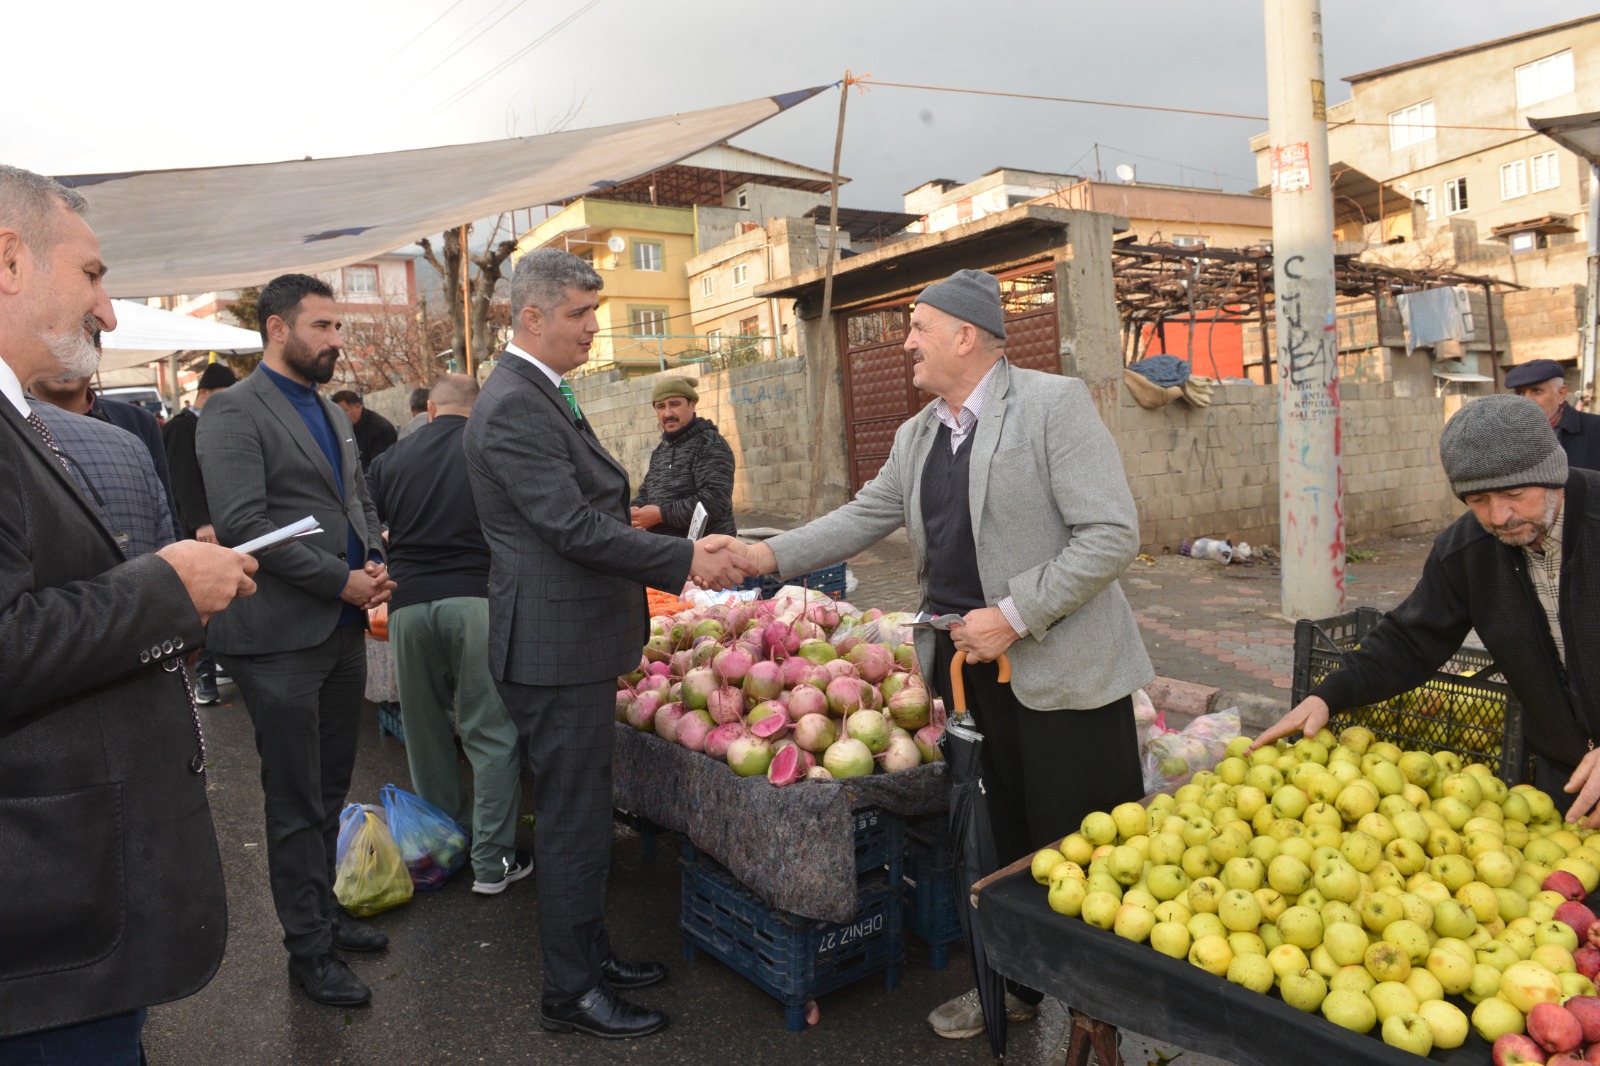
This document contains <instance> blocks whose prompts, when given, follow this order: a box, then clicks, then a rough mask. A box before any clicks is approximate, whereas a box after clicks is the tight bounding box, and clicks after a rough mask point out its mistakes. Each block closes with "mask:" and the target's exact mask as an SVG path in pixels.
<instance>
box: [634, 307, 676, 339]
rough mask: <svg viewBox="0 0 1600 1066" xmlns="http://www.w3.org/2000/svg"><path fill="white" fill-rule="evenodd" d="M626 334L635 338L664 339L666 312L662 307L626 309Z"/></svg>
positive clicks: (665, 333)
mask: <svg viewBox="0 0 1600 1066" xmlns="http://www.w3.org/2000/svg"><path fill="white" fill-rule="evenodd" d="M628 332H629V333H632V334H633V335H634V336H635V337H665V336H666V335H667V312H666V309H665V308H662V307H630V308H628Z"/></svg>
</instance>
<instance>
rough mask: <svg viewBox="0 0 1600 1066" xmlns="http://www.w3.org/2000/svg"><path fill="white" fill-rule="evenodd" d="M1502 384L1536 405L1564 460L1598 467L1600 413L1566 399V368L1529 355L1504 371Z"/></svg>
mask: <svg viewBox="0 0 1600 1066" xmlns="http://www.w3.org/2000/svg"><path fill="white" fill-rule="evenodd" d="M1506 388H1508V389H1510V390H1511V391H1512V392H1514V393H1516V394H1517V395H1518V396H1525V397H1527V398H1528V399H1530V400H1532V401H1533V402H1534V403H1536V404H1538V405H1539V410H1541V411H1543V412H1544V416H1545V417H1546V418H1548V419H1549V420H1550V428H1551V429H1553V430H1555V431H1556V440H1557V441H1559V442H1560V443H1561V450H1562V451H1564V452H1566V453H1567V462H1568V463H1569V464H1570V465H1572V466H1575V467H1578V468H1579V469H1581V470H1600V415H1592V414H1588V413H1586V412H1584V411H1579V410H1578V409H1577V408H1575V407H1573V406H1572V405H1570V404H1568V403H1567V372H1566V370H1565V369H1563V368H1562V366H1561V364H1560V363H1558V362H1556V361H1555V360H1554V359H1530V360H1528V361H1527V362H1526V363H1523V364H1521V365H1519V366H1515V367H1512V368H1511V369H1510V370H1509V371H1507V372H1506Z"/></svg>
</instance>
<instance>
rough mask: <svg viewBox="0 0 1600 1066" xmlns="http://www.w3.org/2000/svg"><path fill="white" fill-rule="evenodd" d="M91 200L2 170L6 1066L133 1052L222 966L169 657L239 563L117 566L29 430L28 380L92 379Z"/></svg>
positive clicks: (190, 716)
mask: <svg viewBox="0 0 1600 1066" xmlns="http://www.w3.org/2000/svg"><path fill="white" fill-rule="evenodd" d="M86 206H87V202H86V201H85V200H84V198H83V197H82V196H81V195H79V194H78V193H76V192H73V191H71V190H68V189H65V188H63V187H62V186H60V185H57V184H56V183H55V182H53V181H51V180H50V179H49V178H43V177H40V176H39V175H36V174H32V173H29V172H28V171H25V170H20V169H18V168H15V167H8V166H3V165H0V397H3V398H0V469H4V470H5V471H6V477H5V478H4V479H0V691H3V692H4V693H5V698H4V699H3V700H0V845H3V847H4V849H5V855H6V859H5V862H4V863H0V1062H18V1061H20V1062H28V1063H34V1062H94V1063H97V1064H106V1066H135V1064H137V1063H139V1062H140V1060H141V1043H142V1042H141V1038H140V1034H141V1031H142V1029H143V1025H144V1014H145V1008H146V1007H148V1006H150V1005H151V1004H155V1003H164V1002H167V1001H169V1000H174V999H178V998H180V997H183V996H187V995H191V994H193V993H194V992H197V991H199V989H200V988H202V987H204V985H205V984H206V982H207V981H209V980H210V979H211V975H212V974H213V973H215V972H216V968H217V966H218V964H219V963H220V962H221V960H222V949H223V944H224V940H225V938H226V934H227V909H226V899H225V896H224V891H223V881H222V863H221V860H220V857H219V856H218V854H217V844H216V836H215V832H214V830H213V828H212V824H211V815H210V812H209V810H208V808H207V805H206V791H205V777H204V770H205V751H204V746H203V742H202V739H201V736H200V732H199V724H198V720H197V719H196V718H195V717H194V712H193V708H192V705H191V704H190V702H189V700H188V697H187V695H186V693H185V691H184V682H183V675H182V673H181V672H179V671H178V670H177V669H176V668H177V664H178V663H179V660H180V658H181V656H182V655H183V654H184V649H185V648H188V647H190V646H192V645H194V644H196V643H198V642H199V641H200V639H201V638H202V637H203V635H204V633H205V630H204V624H205V622H206V620H207V619H208V618H210V617H211V616H212V615H213V614H214V613H215V612H217V611H220V610H222V609H223V608H224V607H226V606H227V605H228V604H229V603H230V602H232V601H233V599H234V597H236V596H244V595H249V594H250V592H251V591H253V589H254V587H255V586H254V583H253V582H252V581H251V580H250V576H249V575H250V573H251V572H252V571H254V569H255V560H253V559H251V558H249V557H248V556H243V555H240V554H238V553H237V552H230V551H227V550H226V549H223V548H219V547H217V546H215V545H210V544H197V543H194V542H192V541H191V542H181V543H177V544H173V545H170V546H169V547H166V548H163V549H161V550H160V551H158V552H155V553H153V554H149V555H145V556H142V557H140V558H138V559H134V560H131V561H129V560H128V559H127V558H126V556H125V555H124V553H123V552H122V551H120V550H119V549H118V547H117V544H116V542H115V541H114V540H113V539H112V537H111V535H110V534H109V533H107V532H106V530H105V528H104V526H103V525H102V524H101V522H100V521H99V520H98V517H97V515H96V514H95V510H94V507H93V505H92V504H91V503H90V502H89V501H88V500H87V499H86V498H85V497H84V496H83V494H82V492H81V491H80V490H79V489H78V488H77V486H76V484H75V483H74V479H73V477H72V476H71V474H70V473H69V470H70V464H68V463H64V462H63V461H62V460H61V459H60V457H59V456H58V455H57V454H56V453H55V452H54V451H53V449H52V448H51V446H50V441H52V440H53V435H52V436H51V437H50V438H48V439H47V437H46V436H45V434H48V433H49V430H48V428H47V427H46V428H44V430H43V432H41V430H40V427H41V426H43V423H42V422H41V421H40V420H39V419H38V418H37V415H36V414H35V412H33V410H32V408H31V405H30V404H29V403H28V400H27V398H26V396H25V395H24V392H23V389H24V387H26V386H30V385H33V384H35V383H37V382H38V381H39V380H40V379H42V378H46V377H57V376H60V375H62V374H74V375H83V374H89V373H92V372H93V370H94V368H95V365H96V363H97V362H98V360H99V353H98V352H97V351H96V349H95V346H94V344H93V340H92V337H91V333H92V332H93V331H94V330H98V329H102V328H103V329H113V328H115V326H116V317H115V315H114V313H113V311H112V309H111V302H110V300H109V299H108V298H107V296H106V292H105V289H104V288H103V287H102V284H101V279H102V278H103V277H104V274H105V264H104V263H103V262H102V261H101V259H100V248H99V242H98V241H96V240H95V236H94V232H93V231H92V230H91V229H90V228H89V226H88V224H87V223H86V222H85V221H84V220H83V218H82V217H81V213H82V212H83V210H84V208H85V207H86ZM30 416H31V417H30ZM58 446H59V445H58Z"/></svg>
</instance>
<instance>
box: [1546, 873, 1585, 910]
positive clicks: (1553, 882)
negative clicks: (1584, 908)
mask: <svg viewBox="0 0 1600 1066" xmlns="http://www.w3.org/2000/svg"><path fill="white" fill-rule="evenodd" d="M1539 887H1540V888H1544V889H1549V890H1550V891H1551V892H1559V893H1561V894H1562V895H1563V896H1565V897H1567V899H1570V900H1573V901H1575V902H1578V903H1582V902H1583V898H1584V897H1585V896H1587V895H1588V893H1587V892H1585V891H1584V890H1583V882H1582V881H1579V880H1578V878H1577V875H1575V874H1571V873H1568V872H1567V871H1566V870H1555V871H1552V872H1551V874H1550V876H1549V877H1546V878H1545V879H1544V884H1542V885H1540V886H1539Z"/></svg>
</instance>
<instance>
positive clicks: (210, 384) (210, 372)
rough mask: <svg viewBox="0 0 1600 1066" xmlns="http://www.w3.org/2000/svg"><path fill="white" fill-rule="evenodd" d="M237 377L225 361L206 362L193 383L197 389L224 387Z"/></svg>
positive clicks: (235, 380) (233, 381) (231, 383)
mask: <svg viewBox="0 0 1600 1066" xmlns="http://www.w3.org/2000/svg"><path fill="white" fill-rule="evenodd" d="M238 380H239V379H238V378H237V377H235V376H234V373H233V371H232V370H230V369H229V368H228V365H227V364H226V363H207V364H206V369H205V372H204V373H202V374H201V375H200V380H199V381H198V382H197V383H196V384H195V388H197V389H226V388H228V387H229V386H231V385H233V384H234V383H235V382H237V381H238Z"/></svg>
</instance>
